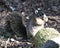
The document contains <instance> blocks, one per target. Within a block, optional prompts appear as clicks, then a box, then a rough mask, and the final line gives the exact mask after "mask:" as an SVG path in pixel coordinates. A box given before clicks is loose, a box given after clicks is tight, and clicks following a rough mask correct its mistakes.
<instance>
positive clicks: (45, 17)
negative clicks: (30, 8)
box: [43, 14, 48, 22]
mask: <svg viewBox="0 0 60 48" xmlns="http://www.w3.org/2000/svg"><path fill="white" fill-rule="evenodd" d="M43 19H44V21H45V22H47V21H48V17H47V16H46V14H44V15H43Z"/></svg>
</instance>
